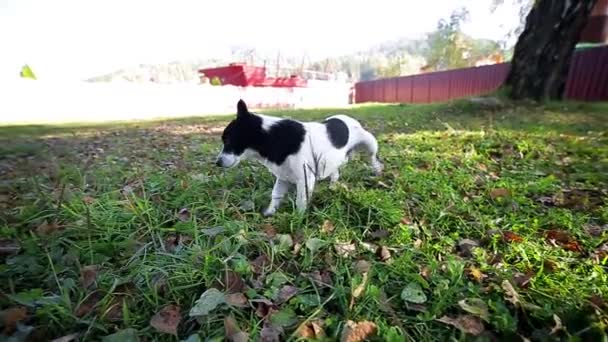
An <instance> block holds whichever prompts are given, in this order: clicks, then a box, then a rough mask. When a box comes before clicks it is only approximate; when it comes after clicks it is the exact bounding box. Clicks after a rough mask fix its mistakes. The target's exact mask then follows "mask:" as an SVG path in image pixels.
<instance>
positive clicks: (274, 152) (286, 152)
mask: <svg viewBox="0 0 608 342" xmlns="http://www.w3.org/2000/svg"><path fill="white" fill-rule="evenodd" d="M305 135H306V130H305V129H304V126H303V125H302V124H301V123H299V122H297V121H294V120H289V119H284V120H281V121H278V122H276V123H275V124H274V125H272V126H270V129H269V130H268V132H267V133H266V144H265V146H264V148H263V149H261V150H259V151H258V153H260V155H261V156H262V157H264V158H266V159H268V160H269V161H271V162H273V163H275V164H279V165H280V164H282V163H283V162H284V161H285V159H287V157H288V156H290V155H293V154H296V153H298V152H299V151H300V148H301V147H302V143H303V142H304V136H305Z"/></svg>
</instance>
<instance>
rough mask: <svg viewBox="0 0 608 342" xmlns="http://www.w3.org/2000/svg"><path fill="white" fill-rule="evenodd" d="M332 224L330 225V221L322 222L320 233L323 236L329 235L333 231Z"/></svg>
mask: <svg viewBox="0 0 608 342" xmlns="http://www.w3.org/2000/svg"><path fill="white" fill-rule="evenodd" d="M334 228H335V227H334V224H333V223H331V221H330V220H325V221H323V225H322V226H321V232H322V233H325V234H329V233H331V232H333V231H334Z"/></svg>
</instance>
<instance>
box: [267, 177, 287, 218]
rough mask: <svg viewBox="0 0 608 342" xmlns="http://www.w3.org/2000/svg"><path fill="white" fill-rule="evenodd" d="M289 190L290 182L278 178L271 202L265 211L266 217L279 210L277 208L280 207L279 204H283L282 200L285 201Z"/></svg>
mask: <svg viewBox="0 0 608 342" xmlns="http://www.w3.org/2000/svg"><path fill="white" fill-rule="evenodd" d="M288 190H289V183H288V182H286V181H283V180H280V179H279V178H277V179H276V181H275V182H274V187H273V188H272V195H271V197H270V204H269V205H268V207H267V208H266V210H264V212H263V215H264V216H266V217H268V216H272V215H274V213H276V212H277V209H279V206H280V205H281V202H282V201H283V198H284V197H285V194H287V191H288Z"/></svg>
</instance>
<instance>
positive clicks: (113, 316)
mask: <svg viewBox="0 0 608 342" xmlns="http://www.w3.org/2000/svg"><path fill="white" fill-rule="evenodd" d="M125 300H126V299H125V296H123V295H117V296H115V297H114V298H112V300H111V301H110V304H109V305H108V308H107V309H106V310H105V312H104V313H103V317H104V318H105V319H107V320H109V321H113V322H118V321H122V320H123V316H122V315H123V308H124V306H125Z"/></svg>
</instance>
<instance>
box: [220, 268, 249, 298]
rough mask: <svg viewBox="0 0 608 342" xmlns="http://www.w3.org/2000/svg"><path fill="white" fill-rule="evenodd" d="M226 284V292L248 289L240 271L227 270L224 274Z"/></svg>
mask: <svg viewBox="0 0 608 342" xmlns="http://www.w3.org/2000/svg"><path fill="white" fill-rule="evenodd" d="M224 286H225V289H224V291H225V292H226V293H237V292H244V291H245V290H246V289H245V282H244V281H243V278H241V276H240V275H239V274H238V273H236V272H234V271H231V270H228V271H226V273H225V275H224Z"/></svg>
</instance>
